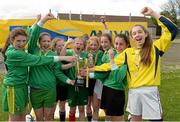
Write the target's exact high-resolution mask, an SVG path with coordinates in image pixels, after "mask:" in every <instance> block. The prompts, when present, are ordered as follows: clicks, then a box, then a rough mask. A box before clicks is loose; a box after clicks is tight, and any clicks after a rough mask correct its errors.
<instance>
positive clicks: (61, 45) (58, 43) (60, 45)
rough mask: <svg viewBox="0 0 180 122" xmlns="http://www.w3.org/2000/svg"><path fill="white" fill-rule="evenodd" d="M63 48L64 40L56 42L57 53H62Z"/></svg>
mask: <svg viewBox="0 0 180 122" xmlns="http://www.w3.org/2000/svg"><path fill="white" fill-rule="evenodd" d="M63 46H64V40H59V41H57V42H56V46H55V50H56V51H57V52H61V50H62V48H63Z"/></svg>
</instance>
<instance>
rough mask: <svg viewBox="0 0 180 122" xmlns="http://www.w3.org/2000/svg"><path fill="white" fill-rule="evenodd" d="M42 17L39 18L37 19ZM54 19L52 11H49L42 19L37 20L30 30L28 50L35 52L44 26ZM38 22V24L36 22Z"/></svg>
mask: <svg viewBox="0 0 180 122" xmlns="http://www.w3.org/2000/svg"><path fill="white" fill-rule="evenodd" d="M39 19H40V18H38V19H37V21H38V20H39ZM51 19H54V16H53V15H52V14H51V13H48V14H47V15H46V16H45V17H43V18H42V19H41V20H40V21H38V22H37V21H36V22H35V24H34V25H33V26H32V27H31V28H30V29H29V30H28V35H29V40H28V52H29V53H31V54H33V53H34V49H35V48H37V41H38V39H39V35H40V32H41V30H42V26H43V25H44V24H45V23H46V22H47V21H48V20H51ZM36 23H37V24H36Z"/></svg>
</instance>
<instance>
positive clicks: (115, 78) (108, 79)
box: [94, 53, 127, 90]
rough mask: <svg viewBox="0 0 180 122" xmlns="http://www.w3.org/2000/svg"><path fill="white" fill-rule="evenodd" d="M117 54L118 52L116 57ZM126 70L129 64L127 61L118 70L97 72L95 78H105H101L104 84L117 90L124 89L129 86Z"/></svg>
mask: <svg viewBox="0 0 180 122" xmlns="http://www.w3.org/2000/svg"><path fill="white" fill-rule="evenodd" d="M117 55H118V54H117V53H115V57H116V56H117ZM108 60H109V58H108ZM126 72H127V64H126V62H125V64H124V65H122V66H121V67H119V68H118V69H116V70H112V71H111V72H95V74H94V78H96V79H97V78H98V79H104V80H101V81H102V83H103V85H104V86H107V87H110V88H112V89H116V90H124V89H125V88H126V86H127V79H126Z"/></svg>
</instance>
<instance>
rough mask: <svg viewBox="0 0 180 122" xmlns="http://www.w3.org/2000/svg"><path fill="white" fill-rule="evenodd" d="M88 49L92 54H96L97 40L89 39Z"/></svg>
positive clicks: (97, 48)
mask: <svg viewBox="0 0 180 122" xmlns="http://www.w3.org/2000/svg"><path fill="white" fill-rule="evenodd" d="M88 45H89V49H90V52H92V53H96V52H98V50H99V43H98V38H96V39H95V38H94V39H91V38H90V39H89V44H88Z"/></svg>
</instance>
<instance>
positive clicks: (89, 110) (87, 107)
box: [86, 96, 93, 121]
mask: <svg viewBox="0 0 180 122" xmlns="http://www.w3.org/2000/svg"><path fill="white" fill-rule="evenodd" d="M92 100H93V99H92V96H88V104H87V106H86V115H87V119H88V121H91V119H92V109H91V103H92Z"/></svg>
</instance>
